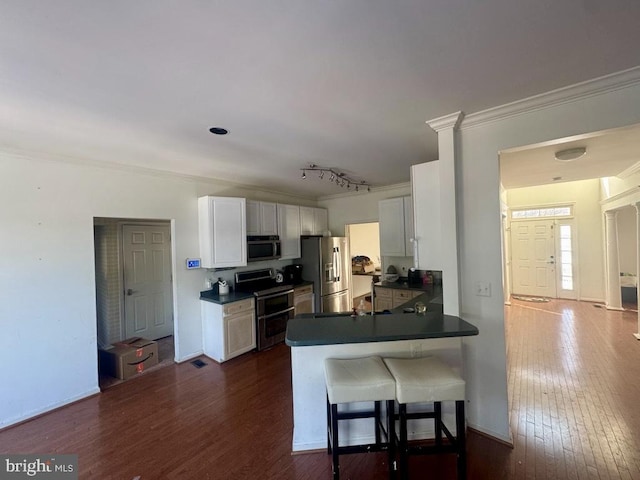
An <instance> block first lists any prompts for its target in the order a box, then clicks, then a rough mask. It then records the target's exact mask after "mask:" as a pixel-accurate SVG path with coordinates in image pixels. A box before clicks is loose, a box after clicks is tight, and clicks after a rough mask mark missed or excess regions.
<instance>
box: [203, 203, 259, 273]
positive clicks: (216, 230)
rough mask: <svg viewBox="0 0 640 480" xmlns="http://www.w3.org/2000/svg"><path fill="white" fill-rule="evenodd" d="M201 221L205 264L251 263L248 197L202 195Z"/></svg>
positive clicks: (222, 265)
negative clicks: (247, 214) (248, 256)
mask: <svg viewBox="0 0 640 480" xmlns="http://www.w3.org/2000/svg"><path fill="white" fill-rule="evenodd" d="M198 222H199V240H200V257H201V260H202V267H203V268H223V267H240V266H244V265H246V264H247V230H246V228H247V225H246V201H245V199H244V198H238V197H213V196H206V197H200V198H198Z"/></svg>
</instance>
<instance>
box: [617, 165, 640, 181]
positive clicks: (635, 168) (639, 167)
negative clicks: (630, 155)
mask: <svg viewBox="0 0 640 480" xmlns="http://www.w3.org/2000/svg"><path fill="white" fill-rule="evenodd" d="M638 172H640V162H636V163H634V164H633V165H631V166H630V167H628V168H625V169H624V170H623V171H621V172H620V173H619V174H618V175H616V177H618V178H627V177H630V176H631V175H633V174H634V173H638Z"/></svg>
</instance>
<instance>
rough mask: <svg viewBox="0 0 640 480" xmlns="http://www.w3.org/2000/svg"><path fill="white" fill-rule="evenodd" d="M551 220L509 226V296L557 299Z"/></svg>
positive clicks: (520, 222) (552, 221)
mask: <svg viewBox="0 0 640 480" xmlns="http://www.w3.org/2000/svg"><path fill="white" fill-rule="evenodd" d="M554 223H555V222H554V220H523V221H515V222H511V275H512V281H513V288H512V292H511V293H512V294H514V295H528V296H535V297H550V298H556V296H557V292H556V253H555V249H556V248H555V245H556V240H555V224H554Z"/></svg>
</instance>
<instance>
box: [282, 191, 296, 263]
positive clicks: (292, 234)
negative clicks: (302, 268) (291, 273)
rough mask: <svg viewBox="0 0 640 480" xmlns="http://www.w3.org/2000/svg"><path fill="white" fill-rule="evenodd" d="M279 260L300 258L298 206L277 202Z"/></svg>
mask: <svg viewBox="0 0 640 480" xmlns="http://www.w3.org/2000/svg"><path fill="white" fill-rule="evenodd" d="M278 235H279V236H280V252H281V257H280V259H281V260H291V259H293V258H300V207H299V206H298V205H284V204H281V203H279V204H278Z"/></svg>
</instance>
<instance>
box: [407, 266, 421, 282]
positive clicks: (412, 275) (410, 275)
mask: <svg viewBox="0 0 640 480" xmlns="http://www.w3.org/2000/svg"><path fill="white" fill-rule="evenodd" d="M424 276H425V271H424V270H418V269H417V268H410V269H409V271H408V272H407V283H408V284H409V285H412V286H415V285H422V283H423V280H422V279H423V277H424Z"/></svg>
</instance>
